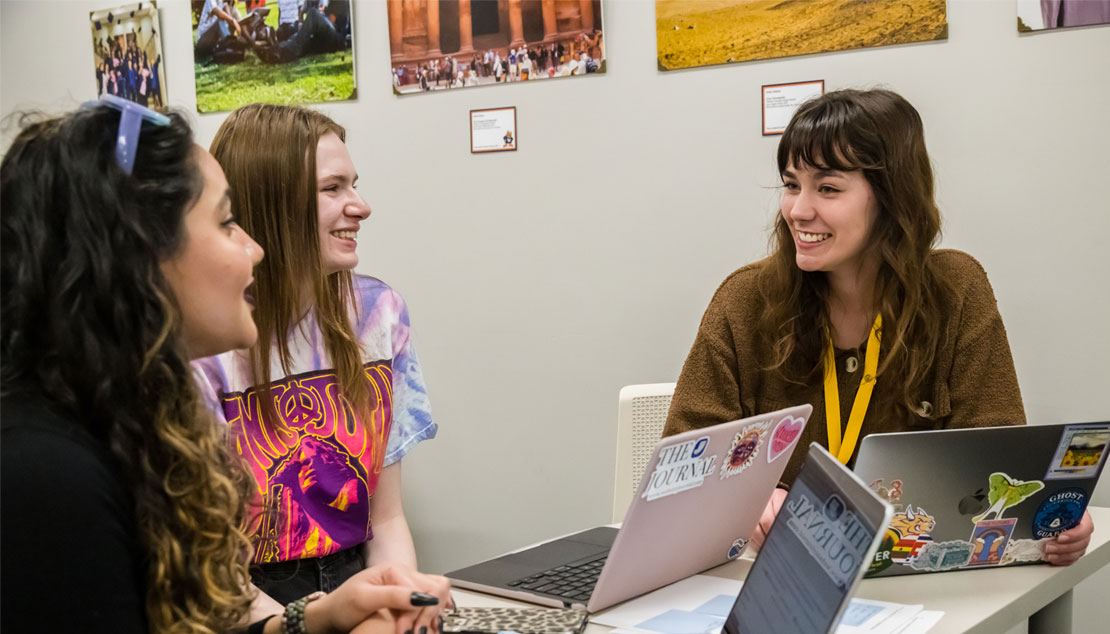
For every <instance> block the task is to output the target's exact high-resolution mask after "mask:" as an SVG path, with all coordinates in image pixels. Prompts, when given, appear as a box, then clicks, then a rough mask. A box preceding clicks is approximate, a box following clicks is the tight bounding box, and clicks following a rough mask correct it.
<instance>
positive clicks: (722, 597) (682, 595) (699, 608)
mask: <svg viewBox="0 0 1110 634" xmlns="http://www.w3.org/2000/svg"><path fill="white" fill-rule="evenodd" d="M741 587H743V582H741V581H736V580H733V579H722V578H720V577H710V576H708V575H695V576H693V577H688V578H686V579H683V580H682V581H677V582H675V583H672V584H671V585H669V586H666V587H664V588H660V589H659V590H656V591H655V592H651V593H648V594H645V595H644V596H642V597H639V598H637V599H633V600H631V601H627V602H625V603H622V604H620V605H618V606H616V607H613V608H610V609H608V610H605V611H603V612H601V613H599V614H597V615H595V616H593V617H592V618H591V619H590V620H591V621H593V622H594V623H599V624H601V625H608V626H610V627H615V628H618V630H620V631H621V632H655V633H658V634H694V633H701V632H705V633H707V634H717V632H719V631H720V629H721V627H722V626H723V625H724V620H725V618H726V617H727V616H728V613H729V611H730V610H731V609H732V605H733V603H734V602H735V600H736V595H737V594H739V592H740V588H741ZM922 607H923V606H921V605H903V604H899V603H888V602H886V601H872V600H870V599H852V601H851V603H849V604H848V608H847V609H845V611H844V615H843V617H842V618H841V623H840V626H839V627H838V628H837V634H923V633H924V632H926V631H928V629H929V628H930V627H932V626H933V625H934V624H935V623H936V621H937V620H939V618H940V617H939V616H937V617H936V618H935V619H934V620H930V619H928V618H926V619H923V620H920V621H918V620H916V619H917V616H918V615H919V614H922V613H923V612H922ZM925 614H937V615H943V612H929V613H925ZM918 623H920V627H923V628H924V629H906V628H907V627H910V626H911V625H913V626H914V627H915V628H916V627H918ZM614 632H617V631H616V630H614ZM617 634H620V633H619V632H618V633H617Z"/></svg>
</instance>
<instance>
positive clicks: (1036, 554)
mask: <svg viewBox="0 0 1110 634" xmlns="http://www.w3.org/2000/svg"><path fill="white" fill-rule="evenodd" d="M1045 543H1046V542H1043V541H1041V540H1039V539H1011V540H1010V545H1008V546H1006V552H1004V553H1002V565H1003V566H1008V565H1010V564H1016V563H1030V562H1034V561H1041V560H1043V559H1044V545H1045Z"/></svg>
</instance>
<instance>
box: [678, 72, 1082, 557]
mask: <svg viewBox="0 0 1110 634" xmlns="http://www.w3.org/2000/svg"><path fill="white" fill-rule="evenodd" d="M778 167H779V172H780V174H781V176H782V182H783V193H782V200H781V203H780V211H781V213H780V214H779V216H778V217H777V219H776V221H775V229H774V239H773V252H772V254H771V255H770V256H769V257H768V258H766V259H764V260H761V261H759V262H755V263H753V264H749V265H747V266H745V267H742V268H740V269H739V270H737V271H735V272H734V273H732V274H731V275H729V276H728V277H727V278H726V279H725V281H724V282H723V283H722V284H721V286H720V287H719V288H718V289H717V292H716V293H715V294H714V296H713V299H712V300H711V301H710V304H709V307H708V308H707V309H706V311H705V315H704V317H703V318H702V323H701V326H700V327H699V329H698V333H697V337H696V338H695V340H694V345H693V348H692V349H691V350H690V354H689V356H688V357H687V359H686V363H685V365H684V366H683V368H682V374H681V376H680V377H679V380H678V385H677V386H676V388H675V393H674V398H673V400H672V401H671V409H670V413H669V414H668V416H667V424H666V427H665V429H664V435H671V434H676V433H679V432H682V431H686V430H689V429H694V428H698V427H705V426H708V425H715V424H719V423H724V422H727V421H731V420H736V419H738V418H743V417H746V416H752V415H756V414H760V413H763V412H770V411H774V410H777V409H781V408H783V407H787V406H790V405H797V404H799V403H813V404H814V406H815V407H814V410H813V415H812V417H811V419H810V421H809V422H808V424H807V426H806V428H805V431H804V432H803V435H802V438H801V439H800V440H799V442H798V446H799V447H805V446H808V445H809V443H810V442H818V443H820V444H821V445H823V446H825V447H826V448H829V445H830V440H831V444H832V445H833V446H832V448H831V451H832V453H833V454H834V455H837V456H838V457H839V458H840V460H841V462H844V463H845V464H847V465H849V466H851V464H852V462H853V461H854V460H855V448H856V447H857V446H858V443H857V441H856V440H855V436H857V435H858V437H860V438H862V437H863V436H866V435H868V434H872V433H878V432H893V431H908V430H924V429H952V428H960V427H987V426H995V425H1024V424H1025V412H1024V409H1023V407H1022V402H1021V391H1020V389H1019V388H1018V382H1017V375H1016V373H1015V372H1014V362H1013V358H1012V357H1011V355H1010V346H1009V343H1008V342H1007V340H1006V329H1005V327H1004V326H1003V325H1002V317H1001V316H1000V315H999V313H998V306H997V303H996V301H995V298H994V292H993V291H992V289H991V286H990V283H989V282H988V281H987V274H986V272H985V271H984V270H983V267H982V266H981V265H980V264H979V263H978V262H977V261H976V260H975V259H974V258H972V257H971V256H970V255H967V254H966V253H962V252H960V251H953V250H936V249H934V248H933V246H934V244H935V242H936V240H937V238H938V236H939V235H940V212H939V210H938V209H937V205H936V201H935V200H934V198H933V171H932V167H931V164H930V161H929V155H928V153H927V152H926V149H925V135H924V129H923V126H922V122H921V117H920V115H918V113H917V111H916V110H915V109H914V108H913V106H912V105H910V104H909V103H908V102H907V101H906V100H905V99H903V98H902V97H901V96H899V95H897V94H895V93H893V92H890V91H886V90H870V91H856V90H842V91H837V92H831V93H828V94H826V95H824V96H822V97H820V98H818V99H815V100H813V101H810V102H808V103H806V104H804V105H803V106H802V107H801V108H799V109H798V111H797V112H796V113H795V115H794V118H793V119H792V120H791V122H790V125H789V126H787V129H786V132H785V133H784V134H783V136H782V139H781V141H780V143H779V148H778ZM826 395H829V397H830V398H826ZM830 418H831V419H832V420H833V422H834V424H833V428H834V429H836V428H839V429H840V434H839V436H841V437H842V438H841V437H837V436H836V435H834V437H833V438H832V439H830V438H829V434H828V432H827V431H826V430H827V428H826V423H827V421H828V420H829V419H830ZM837 421H842V422H840V424H839V425H838V424H836V423H837ZM804 458H805V452H804V451H796V452H795V453H794V455H793V456H791V458H790V462H789V464H788V465H787V467H786V471H785V472H784V474H783V482H782V486H783V487H788V486H789V485H790V484H791V483H792V482H793V481H794V478H795V476H797V473H798V470H799V469H800V468H801V463H802V461H803V459H804ZM783 497H785V491H784V490H783V489H779V490H777V491H776V492H775V495H774V496H772V498H771V502H770V503H769V504H768V507H767V510H766V511H765V512H764V518H763V520H761V522H760V529H759V530H757V535H756V536H755V537H754V538H753V541H755V542H756V543H757V544H758V543H759V542H760V541H761V540H762V532H761V531H765V530H766V529H767V528H769V527H770V523H771V522H772V521H773V519H774V515H775V513H776V512H777V511H778V505H779V504H781V501H782V498H783ZM1092 530H1093V526H1092V524H1091V521H1090V516H1089V515H1087V516H1085V517H1084V520H1083V522H1082V523H1081V524H1080V525H1079V526H1077V527H1076V528H1074V529H1072V530H1070V531H1067V532H1065V533H1063V534H1062V535H1061V536H1060V537H1059V538H1057V540H1056V541H1055V542H1054V543H1052V544H1050V545H1048V547H1047V551H1046V558H1047V559H1048V560H1049V561H1050V562H1051V563H1055V564H1069V563H1072V562H1073V561H1075V560H1076V559H1077V558H1078V557H1079V556H1081V555H1082V554H1083V552H1085V550H1086V547H1087V543H1088V542H1089V540H1090V534H1091V532H1092Z"/></svg>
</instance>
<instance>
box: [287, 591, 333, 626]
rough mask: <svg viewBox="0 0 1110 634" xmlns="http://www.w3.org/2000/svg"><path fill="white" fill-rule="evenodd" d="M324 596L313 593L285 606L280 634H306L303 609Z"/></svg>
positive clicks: (323, 593)
mask: <svg viewBox="0 0 1110 634" xmlns="http://www.w3.org/2000/svg"><path fill="white" fill-rule="evenodd" d="M325 594H327V593H326V592H319V591H317V592H313V593H312V594H310V595H307V596H303V597H301V598H299V599H297V600H296V601H294V602H292V603H290V604H289V605H287V606H285V614H282V615H281V631H282V634H308V630H306V629H305V627H304V608H305V606H306V605H308V604H309V603H311V602H312V601H315V600H316V599H319V598H320V597H322V596H324V595H325Z"/></svg>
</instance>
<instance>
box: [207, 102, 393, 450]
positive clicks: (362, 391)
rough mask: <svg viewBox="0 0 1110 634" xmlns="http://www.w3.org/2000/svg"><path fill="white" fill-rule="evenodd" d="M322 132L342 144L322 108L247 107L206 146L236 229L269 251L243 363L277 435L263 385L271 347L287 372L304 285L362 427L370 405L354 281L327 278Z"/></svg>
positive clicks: (257, 280)
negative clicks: (319, 157) (225, 186)
mask: <svg viewBox="0 0 1110 634" xmlns="http://www.w3.org/2000/svg"><path fill="white" fill-rule="evenodd" d="M327 134H334V135H336V136H338V137H339V138H340V139H341V140H343V141H344V142H346V138H347V133H346V130H344V129H343V127H342V126H340V125H339V124H337V123H336V122H334V121H332V120H331V119H330V118H329V117H327V116H325V115H323V114H320V113H319V112H316V111H314V110H309V109H307V108H299V107H296V106H277V105H268V104H251V105H248V106H243V107H242V108H239V109H238V110H236V111H235V112H232V113H231V115H229V116H228V118H227V119H226V120H224V123H223V125H221V126H220V129H219V131H218V132H217V133H216V137H215V138H214V139H213V140H212V155H213V156H215V157H216V160H217V161H219V163H220V165H221V166H223V168H224V173H225V174H226V175H227V180H228V183H229V184H230V185H231V205H232V208H233V209H235V213H236V215H237V216H238V218H239V223H240V224H241V225H242V227H243V229H244V230H245V231H246V232H247V234H249V235H250V236H251V237H252V238H254V240H255V241H256V242H258V243H259V244H260V245H262V248H263V249H264V250H265V252H266V259H265V260H263V262H262V264H261V265H260V266H258V267H257V268H256V269H255V273H254V286H253V287H252V294H253V298H254V305H255V309H254V322H255V324H256V325H257V326H258V344H257V345H255V346H254V347H253V348H251V350H250V360H251V371H252V373H253V379H254V381H253V382H254V385H255V389H257V390H258V391H259V392H260V399H259V400H260V402H261V404H262V413H263V419H264V420H265V421H266V425H267V426H268V427H269V428H270V429H271V430H275V431H277V430H278V429H280V427H281V426H282V425H281V424H280V418H279V417H278V416H277V415H276V410H275V407H274V399H273V396H272V394H271V389H270V380H271V378H272V377H271V375H270V368H271V363H272V359H273V357H274V352H275V350H274V349H275V347H276V352H277V357H278V360H279V361H280V363H281V368H282V370H283V371H284V372H285V374H287V375H288V374H290V373H291V369H290V365H291V363H292V355H291V354H290V351H289V334H290V333H291V332H292V331H293V329H294V328H296V327H297V324H298V322H300V321H301V319H303V318H304V316H305V313H304V311H305V303H304V289H311V300H312V301H311V303H312V307H313V308H314V309H315V311H316V319H317V322H318V324H319V327H320V332H321V334H322V335H323V339H324V347H325V349H326V350H327V352H328V355H329V357H330V358H331V360H332V363H333V364H334V365H335V373H336V377H337V379H338V382H339V386H340V391H341V395H342V396H343V397H344V398H346V399H347V401H348V402H349V403H350V404H351V405H353V406H354V411H355V412H356V413H357V414H358V419H360V420H363V421H365V424H367V425H369V424H370V418H369V412H371V411H372V409H373V406H374V404H375V400H376V399H375V398H374V396H373V395H372V394H371V392H370V385H369V383H368V381H367V379H366V374H365V370H364V368H363V363H362V355H361V349H360V346H359V343H358V338H357V337H356V336H355V333H354V329H353V327H352V326H351V317H350V316H351V315H354V314H356V311H357V308H358V307H357V303H356V302H355V293H354V276H353V275H352V274H351V272H350V271H339V272H337V273H332V274H330V275H324V269H323V267H324V264H323V260H322V257H321V253H320V240H319V237H318V236H319V228H318V227H319V210H318V208H317V204H316V195H317V186H316V145H317V143H319V141H320V138H321V137H323V136H325V135H327ZM370 435H371V437H372V438H374V439H375V440H374V442H375V445H374V452H375V456H377V460H378V463H379V466H380V464H381V460H382V457H383V456H382V451H381V447H379V446H378V445H379V444H380V442H379V439H378V435H377V434H370Z"/></svg>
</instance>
